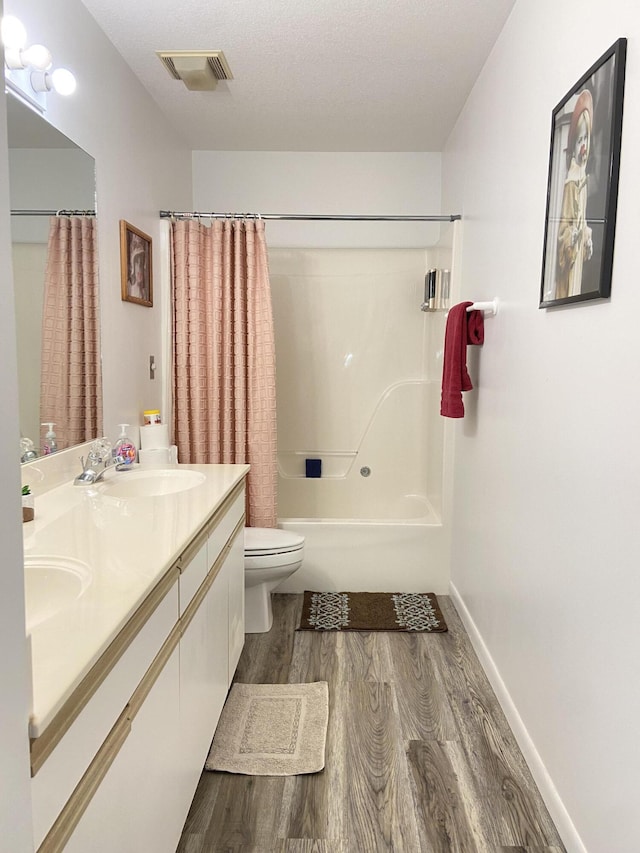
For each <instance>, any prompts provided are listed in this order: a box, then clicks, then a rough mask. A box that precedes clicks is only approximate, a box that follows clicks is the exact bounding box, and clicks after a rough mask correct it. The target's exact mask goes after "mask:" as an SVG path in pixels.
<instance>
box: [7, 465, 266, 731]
mask: <svg viewBox="0 0 640 853" xmlns="http://www.w3.org/2000/svg"><path fill="white" fill-rule="evenodd" d="M144 467H145V466H138V465H136V469H138V470H142V469H143V468H144ZM166 467H167V468H178V469H181V470H184V471H198V472H201V473H202V474H203V475H204V480H203V482H202V483H201V484H198V485H196V486H194V487H193V488H190V489H187V490H185V491H181V492H176V493H174V494H169V495H163V496H158V497H146V496H145V497H134V498H118V497H113V496H111V495H110V494H109V482H110V481H112V478H126V477H127V476H129V474H128V472H117V471H108V472H107V474H106V475H105V481H106V486H104V485H101V484H100V483H97V484H96V485H94V486H75V485H73V483H72V482H70V483H65V484H63V485H61V486H58V487H57V488H54V489H52V490H51V491H48V492H46V493H45V494H42V495H40V496H37V497H36V505H35V513H36V515H35V519H34V520H33V521H30V522H27V523H26V524H24V525H23V529H24V553H25V561H26V562H30V561H34V562H37V560H38V558H42V560H43V562H44V561H45V560H46V558H53V560H55V559H61V558H70V559H71V560H79V561H81V562H82V563H83V564H85V566H86V567H88V569H89V576H90V580H89V584H88V586H87V588H86V589H85V591H84V592H83V593H82V595H81V596H80V597H79V598H78V599H77V600H75V601H74V602H72V603H71V604H68V605H67V606H65V607H64V609H62V610H61V611H59V612H58V613H57V614H55V615H53V616H52V617H51V618H49V619H47V620H45V621H42V622H40V624H35V625H34V626H33V627H32V628H31V630H30V635H31V657H32V674H33V676H32V681H33V702H32V713H31V717H30V734H31V736H32V737H37V736H39V735H40V734H42V732H43V731H44V730H45V728H46V727H47V725H48V724H49V723H50V721H51V720H52V719H53V717H54V716H55V714H56V712H57V711H58V710H59V709H60V707H61V706H62V705H63V703H64V702H65V701H66V699H67V698H68V697H69V696H70V695H71V693H72V692H73V690H74V688H75V687H76V686H77V685H78V684H79V683H80V681H81V680H82V678H83V677H84V676H85V675H86V673H87V672H88V671H89V670H90V669H91V667H92V666H93V664H94V663H95V662H96V660H97V659H98V658H99V657H100V655H101V654H102V653H103V652H104V651H105V649H106V648H107V647H108V645H109V643H111V641H112V640H113V639H114V638H115V637H116V636H117V635H118V633H119V632H120V631H121V630H122V628H123V627H124V626H125V625H126V623H127V621H128V620H129V618H130V617H131V615H132V614H133V612H134V611H135V610H136V608H137V607H138V606H139V605H140V604H141V603H142V602H143V601H144V599H145V598H146V597H147V595H148V594H149V592H150V591H151V590H152V589H153V587H154V586H155V585H156V583H157V582H158V581H159V580H160V578H162V576H163V575H164V574H165V572H166V571H167V570H168V569H169V568H170V567H171V566H172V565H173V564H174V563H175V561H176V560H177V558H178V557H179V556H180V554H181V553H182V551H184V549H185V547H186V545H187V544H188V543H189V541H190V540H191V539H192V538H193V536H194V534H196V533H197V532H198V530H199V529H200V528H201V527H202V526H203V524H204V523H205V522H206V521H207V519H208V518H209V517H210V516H211V515H212V514H213V513H214V512H215V511H216V509H217V508H218V507H219V506H220V504H221V503H222V502H223V501H224V499H225V498H226V496H227V495H228V494H229V493H230V492H231V491H232V490H233V488H234V487H235V486H236V485H237V483H239V482H240V481H241V480H242V478H243V477H244V476H245V475H246V474H247V472H248V470H249V466H248V465H175V466H166Z"/></svg>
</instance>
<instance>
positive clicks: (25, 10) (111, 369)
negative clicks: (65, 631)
mask: <svg viewBox="0 0 640 853" xmlns="http://www.w3.org/2000/svg"><path fill="white" fill-rule="evenodd" d="M4 11H5V12H7V13H8V14H15V15H17V16H18V17H20V18H21V19H22V21H23V23H24V24H25V26H26V28H27V32H28V34H29V40H30V42H31V43H33V42H43V43H45V44H46V45H47V46H48V47H49V48H50V49H51V51H52V53H53V56H54V59H55V60H56V61H57V62H59V63H63V62H64V64H66V65H68V67H69V68H71V69H72V70H73V71H74V73H75V74H76V76H77V78H78V90H77V92H76V94H75V95H74V96H73V97H72V98H69V99H63V98H61V97H59V96H55V95H51V96H50V97H49V104H48V111H47V118H48V119H49V120H50V121H51V122H52V123H54V124H55V125H56V126H57V127H58V128H59V129H60V130H61V131H62V132H63V133H65V134H66V135H67V136H68V137H69V138H70V139H72V140H73V141H74V142H76V143H77V144H78V145H80V146H81V147H82V148H83V149H84V150H85V151H87V152H88V153H89V154H91V155H92V156H93V157H94V158H95V160H96V170H97V198H98V211H99V216H98V222H99V226H98V228H99V241H100V242H99V252H100V273H101V288H102V321H103V328H104V334H103V366H104V380H105V381H104V392H105V425H106V427H107V431H108V432H109V434H111V435H113V436H114V437H115V434H116V432H117V430H116V424H117V423H118V422H119V421H121V420H123V419H124V420H129V419H131V422H132V423H134V424H135V423H139V416H140V414H141V411H142V409H143V408H147V407H148V406H151V405H152V404H154V403H158V404H159V401H160V385H161V378H160V377H159V378H158V380H156V382H155V383H151V382H150V381H149V380H148V378H147V377H148V365H147V360H148V355H149V353H152V352H155V353H156V354H157V355H158V356H159V354H160V335H161V323H160V311H159V308H158V307H157V303H156V306H154V308H153V309H148V308H143V307H141V306H137V305H133V304H130V303H123V302H121V301H120V249H119V229H118V220H119V219H121V218H122V219H127V220H129V221H130V222H132V223H133V224H135V225H137V226H138V227H140V228H142V229H143V230H144V231H146V232H147V233H148V234H149V235H151V236H152V238H154V262H155V261H156V259H157V256H158V258H159V255H158V243H159V240H158V239H156V238H158V235H159V233H160V223H159V220H158V215H157V211H158V210H159V209H160V208H161V207H180V208H182V207H184V206H186V205H189V204H190V203H191V161H190V152H188V151H187V150H186V149H185V148H184V146H183V145H182V144H181V142H180V140H178V139H176V137H175V136H174V134H173V133H172V131H171V130H170V129H169V126H168V125H167V124H166V122H165V121H164V119H163V118H162V116H161V114H160V111H159V109H158V108H157V107H156V105H155V104H154V103H153V101H151V99H150V98H149V96H148V95H146V93H145V92H144V90H143V89H142V87H141V85H140V84H139V83H138V82H137V81H136V79H135V78H134V77H133V74H132V73H131V71H130V70H129V68H128V66H127V65H126V64H125V63H124V61H123V60H122V58H121V57H120V55H119V54H118V53H117V51H116V50H115V49H114V48H113V47H112V46H111V44H110V43H109V42H108V41H107V39H106V38H105V37H104V35H103V34H102V32H101V31H100V30H99V29H98V27H97V26H96V24H95V23H94V21H93V19H92V18H91V17H90V16H89V14H88V12H87V11H86V9H85V7H84V6H83V5H82V4H81V3H80V2H79V0H57V2H56V3H51V2H49V0H7V2H5V4H4ZM5 125H6V121H5V104H4V102H2V105H1V106H0V198H1V199H2V200H3V205H2V209H1V210H0V243H1V245H2V249H3V250H2V251H1V252H0V257H1V258H2V259H3V260H2V266H3V276H2V284H1V285H0V351H1V352H0V387H2V399H3V417H2V419H1V420H0V483H1V484H2V486H1V488H0V506H1V508H2V511H1V512H0V542H2V549H3V564H2V571H1V572H0V647H1V648H2V649H3V654H2V656H1V662H0V684H2V694H1V697H0V699H1V701H0V755H1V756H2V761H1V770H0V785H1V787H0V850H2V851H4V850H6V851H10V853H24V851H27V850H30V849H31V841H30V835H31V832H30V804H29V776H28V773H29V771H28V729H27V723H28V696H27V666H26V659H25V640H24V636H25V627H24V581H23V571H22V553H21V541H22V525H21V521H20V514H19V513H20V501H19V484H20V470H19V463H18V453H19V451H18V439H19V428H18V400H17V378H16V357H15V323H14V319H13V291H12V287H11V269H10V242H9V241H10V238H9V217H8V210H9V188H8V177H7V150H6V130H5ZM158 265H159V264H158ZM158 301H159V300H158ZM158 360H159V359H158Z"/></svg>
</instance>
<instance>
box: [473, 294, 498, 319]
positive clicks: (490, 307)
mask: <svg viewBox="0 0 640 853" xmlns="http://www.w3.org/2000/svg"><path fill="white" fill-rule="evenodd" d="M467 311H483V312H484V313H485V314H489V316H491V317H495V315H496V314H497V313H498V297H497V296H496V297H495V299H493V300H492V301H491V302H474V303H473V305H469V306H468V307H467Z"/></svg>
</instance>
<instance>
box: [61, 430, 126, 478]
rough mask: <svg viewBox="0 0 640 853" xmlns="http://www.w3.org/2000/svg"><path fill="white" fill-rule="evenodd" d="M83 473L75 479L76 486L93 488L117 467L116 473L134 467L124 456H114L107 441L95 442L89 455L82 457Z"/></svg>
mask: <svg viewBox="0 0 640 853" xmlns="http://www.w3.org/2000/svg"><path fill="white" fill-rule="evenodd" d="M80 462H82V473H81V474H78V476H77V477H76V478H75V480H74V481H73V482H74V485H76V486H91V485H93V484H94V483H97V482H99V481H100V480H102V478H103V477H104V474H105V471H107V470H108V469H109V468H112V467H114V466H115V469H116V471H130V470H131V468H132V466H131V465H128V464H127V461H126V459H125V458H124V457H123V456H112V454H111V444H110V443H109V442H108V441H107V440H106V439H99V440H98V441H94V443H93V444H92V445H91V449H90V450H89V453H88V455H87V461H86V462H85V460H84V456H81V457H80Z"/></svg>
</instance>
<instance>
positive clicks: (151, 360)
mask: <svg viewBox="0 0 640 853" xmlns="http://www.w3.org/2000/svg"><path fill="white" fill-rule="evenodd" d="M155 378H156V357H155V355H150V356H149V379H155Z"/></svg>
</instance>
